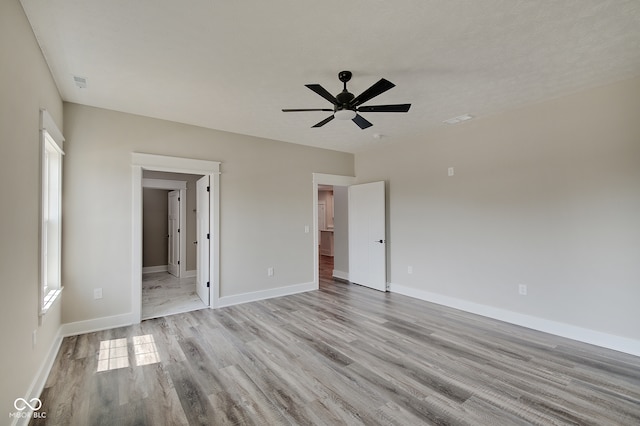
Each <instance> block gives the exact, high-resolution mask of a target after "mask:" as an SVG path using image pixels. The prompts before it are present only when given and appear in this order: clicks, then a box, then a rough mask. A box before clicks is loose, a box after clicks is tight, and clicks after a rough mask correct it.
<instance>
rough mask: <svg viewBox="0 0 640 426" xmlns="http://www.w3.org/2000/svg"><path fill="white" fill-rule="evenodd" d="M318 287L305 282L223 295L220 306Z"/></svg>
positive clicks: (285, 294) (287, 294)
mask: <svg viewBox="0 0 640 426" xmlns="http://www.w3.org/2000/svg"><path fill="white" fill-rule="evenodd" d="M317 289H318V288H317V286H316V285H315V283H303V284H294V285H289V286H285V287H278V288H270V289H268V290H260V291H252V292H250V293H242V294H236V295H233V296H223V297H221V298H220V301H219V304H218V307H220V308H222V307H225V306H232V305H239V304H241V303H248V302H257V301H258V300H265V299H272V298H274V297H282V296H289V295H292V294H297V293H304V292H306V291H311V290H317Z"/></svg>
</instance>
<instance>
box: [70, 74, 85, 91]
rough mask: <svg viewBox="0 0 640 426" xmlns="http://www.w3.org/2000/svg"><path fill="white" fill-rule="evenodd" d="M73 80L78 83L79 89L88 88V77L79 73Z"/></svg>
mask: <svg viewBox="0 0 640 426" xmlns="http://www.w3.org/2000/svg"><path fill="white" fill-rule="evenodd" d="M73 82H74V83H75V84H76V87H77V88H78V89H86V88H87V78H86V77H79V76H77V75H74V76H73Z"/></svg>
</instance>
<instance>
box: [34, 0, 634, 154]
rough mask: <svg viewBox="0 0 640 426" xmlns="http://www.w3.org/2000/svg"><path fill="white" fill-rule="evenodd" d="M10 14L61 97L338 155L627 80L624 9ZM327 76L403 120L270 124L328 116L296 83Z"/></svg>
mask: <svg viewBox="0 0 640 426" xmlns="http://www.w3.org/2000/svg"><path fill="white" fill-rule="evenodd" d="M21 2H22V4H23V7H24V9H25V11H26V14H27V16H28V18H29V20H30V22H31V25H32V26H33V28H34V32H35V34H36V37H37V38H38V41H39V43H40V46H41V48H42V50H43V52H44V55H45V58H46V60H47V62H48V64H49V67H50V68H51V71H52V73H53V76H54V78H55V80H56V83H57V85H58V88H59V90H60V93H61V95H62V98H63V99H64V100H65V101H70V102H76V103H80V104H85V105H91V106H96V107H101V108H107V109H113V110H117V111H124V112H129V113H133V114H140V115H144V116H149V117H156V118H162V119H166V120H172V121H177V122H182V123H188V124H194V125H198V126H203V127H208V128H212V129H220V130H226V131H230V132H235V133H242V134H248V135H253V136H259V137H265V138H271V139H277V140H282V141H287V142H293V143H299V144H305V145H312V146H318V147H324V148H329V149H335V150H340V151H347V152H357V151H359V150H363V149H367V147H370V146H371V145H373V144H376V143H395V142H398V141H402V140H405V139H408V138H411V137H415V136H416V135H420V134H422V133H424V132H425V131H427V130H428V129H430V128H433V127H434V126H445V125H446V124H443V123H442V122H443V121H444V120H446V119H449V118H451V117H454V116H458V115H461V114H466V113H470V114H472V115H474V116H476V117H482V116H486V115H489V114H493V113H496V112H499V111H503V110H506V109H509V108H514V107H517V106H519V105H523V104H526V103H532V102H539V101H542V100H544V99H548V98H552V97H556V96H558V95H561V94H564V93H568V92H572V91H575V90H579V89H582V88H585V87H590V86H595V85H600V84H605V83H609V82H612V81H616V80H619V79H623V78H626V77H630V76H635V75H640V1H638V0H634V1H603V0H598V1H596V0H562V1H552V0H546V1H516V0H483V1H472V0H466V1H459V0H431V1H427V0H411V1H407V0H405V1H402V0H399V1H382V0H351V1H344V0H342V1H338V0H323V1H294V0H286V1H285V0H271V1H264V0H244V1H222V0H190V1H188V2H183V1H177V0H135V1H131V0H109V1H104V0H47V1H43V0H21ZM341 70H350V71H352V72H353V74H354V76H353V79H352V81H351V82H350V83H349V86H348V87H349V89H350V91H351V92H352V93H354V94H356V95H357V94H359V93H360V92H361V91H363V90H364V89H366V88H367V87H369V86H370V85H371V84H373V83H375V82H376V81H377V80H379V79H380V78H383V77H384V78H386V79H388V80H390V81H392V82H393V83H395V84H396V87H395V88H393V89H391V90H390V91H388V92H386V93H384V94H382V95H380V96H379V97H377V98H375V99H373V100H371V101H369V102H367V103H366V104H365V105H375V104H394V103H412V104H413V105H412V107H411V110H410V112H409V113H407V114H398V113H395V114H394V113H368V114H367V113H363V116H364V117H365V118H367V119H368V120H369V121H371V122H372V123H373V124H374V125H373V127H370V128H368V129H366V130H360V129H359V128H358V127H357V126H356V125H355V124H354V123H351V122H348V121H347V122H344V121H338V120H334V121H332V122H330V123H328V124H327V125H326V126H324V127H322V128H311V126H312V125H313V124H315V123H317V122H318V121H320V120H322V119H323V118H325V117H327V116H328V115H329V113H326V112H305V113H283V112H281V109H282V108H328V107H331V105H330V104H329V103H328V102H327V101H326V100H324V99H323V98H321V97H320V96H318V95H317V94H315V93H313V92H312V91H310V90H309V89H307V88H306V87H304V85H305V84H307V83H319V84H321V85H322V86H324V87H325V88H326V89H327V90H328V91H329V92H331V93H333V94H337V93H338V92H340V90H341V89H342V86H341V83H340V82H339V81H338V79H337V74H338V72H339V71H341ZM73 76H81V77H86V78H87V83H88V84H87V88H84V89H80V88H78V87H76V85H75V84H74V79H73ZM374 134H380V135H383V136H382V137H381V138H379V139H376V138H374V137H373V135H374Z"/></svg>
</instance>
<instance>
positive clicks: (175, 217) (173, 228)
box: [167, 191, 180, 277]
mask: <svg viewBox="0 0 640 426" xmlns="http://www.w3.org/2000/svg"><path fill="white" fill-rule="evenodd" d="M168 210H169V218H168V219H169V220H168V229H167V234H168V235H169V238H168V245H169V247H168V250H167V271H169V273H170V274H171V275H173V276H174V277H180V191H170V192H169V209H168Z"/></svg>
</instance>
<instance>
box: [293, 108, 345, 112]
mask: <svg viewBox="0 0 640 426" xmlns="http://www.w3.org/2000/svg"><path fill="white" fill-rule="evenodd" d="M306 111H332V112H333V110H332V109H331V108H312V109H299V108H298V109H283V110H282V112H306Z"/></svg>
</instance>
